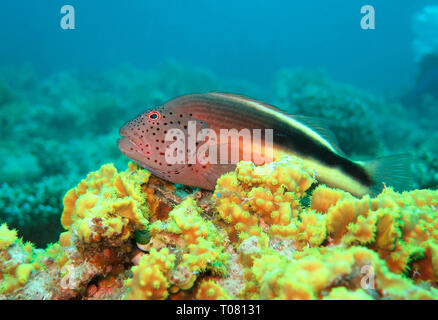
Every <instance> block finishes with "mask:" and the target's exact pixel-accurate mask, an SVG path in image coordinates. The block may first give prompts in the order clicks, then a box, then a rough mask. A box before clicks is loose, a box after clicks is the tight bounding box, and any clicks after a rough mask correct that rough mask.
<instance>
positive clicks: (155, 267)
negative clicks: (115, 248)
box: [125, 248, 176, 300]
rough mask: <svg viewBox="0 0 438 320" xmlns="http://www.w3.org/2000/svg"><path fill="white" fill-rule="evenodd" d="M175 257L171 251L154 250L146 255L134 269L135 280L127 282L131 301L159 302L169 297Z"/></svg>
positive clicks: (127, 296) (128, 297)
mask: <svg viewBox="0 0 438 320" xmlns="http://www.w3.org/2000/svg"><path fill="white" fill-rule="evenodd" d="M175 259H176V258H175V255H174V254H171V253H169V249H167V248H164V249H161V250H160V251H157V250H155V249H152V250H151V252H150V254H149V255H144V256H143V257H142V258H141V260H140V263H139V265H138V266H135V267H133V268H132V272H133V274H134V275H133V278H132V279H129V280H127V281H126V283H125V284H126V286H127V287H128V292H127V294H126V297H125V298H126V299H129V300H145V299H146V300H158V299H165V298H167V296H168V295H169V292H168V290H167V289H168V287H169V285H170V283H169V280H168V278H169V275H170V271H171V270H172V268H173V267H174V263H175Z"/></svg>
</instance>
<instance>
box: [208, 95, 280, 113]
mask: <svg viewBox="0 0 438 320" xmlns="http://www.w3.org/2000/svg"><path fill="white" fill-rule="evenodd" d="M210 93H212V94H216V95H222V96H227V97H231V98H238V99H241V100H245V101H250V102H255V103H258V104H259V105H262V106H264V107H266V108H268V109H272V110H275V111H278V112H283V111H281V110H280V109H278V108H277V107H274V106H271V105H270V104H267V103H264V102H260V101H259V100H256V99H253V98H250V97H246V96H242V95H240V94H235V93H224V92H210Z"/></svg>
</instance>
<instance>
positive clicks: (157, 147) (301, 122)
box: [117, 92, 410, 197]
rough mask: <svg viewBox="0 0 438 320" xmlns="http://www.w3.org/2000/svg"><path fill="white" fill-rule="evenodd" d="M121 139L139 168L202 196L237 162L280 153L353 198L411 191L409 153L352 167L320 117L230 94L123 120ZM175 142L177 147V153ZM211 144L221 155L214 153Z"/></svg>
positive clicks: (176, 102)
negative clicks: (231, 135) (247, 137)
mask: <svg viewBox="0 0 438 320" xmlns="http://www.w3.org/2000/svg"><path fill="white" fill-rule="evenodd" d="M203 130H204V131H203ZM205 130H207V132H213V133H215V134H216V137H219V138H215V137H214V135H213V136H212V135H209V136H208V138H207V137H205V135H204V136H203V135H202V134H201V138H202V137H204V138H205V139H204V140H202V139H201V141H200V140H198V139H195V138H196V137H198V138H199V135H200V133H202V132H205ZM221 130H229V131H232V130H235V131H238V132H242V130H247V131H249V132H258V133H260V132H261V138H260V139H254V140H253V141H252V142H250V143H252V146H249V147H248V145H245V144H244V143H243V139H240V138H239V139H238V140H232V139H228V137H226V136H225V137H226V139H222V136H221V132H222V131H221ZM251 130H252V131H251ZM257 130H258V131H257ZM247 131H246V132H247ZM119 134H120V136H121V137H122V138H121V139H119V140H118V142H117V144H118V147H119V149H120V151H121V152H122V153H123V154H124V155H126V156H127V157H128V158H130V159H131V160H133V161H135V162H136V163H138V164H139V165H140V166H142V167H143V168H146V169H147V170H149V171H150V172H151V173H153V174H154V175H156V176H158V177H160V178H162V179H165V180H167V181H170V182H172V183H176V184H182V185H188V186H194V187H199V188H202V189H207V190H214V188H215V185H216V180H217V179H218V178H219V177H220V176H221V175H223V174H225V173H227V172H230V171H233V170H234V169H235V168H236V163H237V162H238V161H240V160H249V161H252V160H254V159H257V160H258V161H259V162H258V163H257V164H258V165H261V164H264V163H270V162H272V161H275V160H276V159H278V158H280V157H281V156H283V155H291V156H295V157H298V158H300V159H301V160H302V161H303V162H304V165H305V166H307V167H309V168H313V170H314V174H315V175H316V176H317V180H318V181H319V182H320V183H324V184H326V185H328V186H331V187H335V188H340V189H343V190H345V191H347V192H350V193H351V194H353V195H355V196H357V197H362V196H364V195H366V194H371V195H375V194H377V193H379V192H380V191H381V190H382V188H383V187H384V186H393V187H394V188H396V189H405V188H407V187H408V186H409V174H408V172H409V170H408V166H409V162H410V156H409V155H407V154H399V155H390V156H386V157H381V158H378V159H375V160H369V161H354V160H352V159H349V158H348V157H347V156H346V155H345V154H344V153H343V152H342V150H341V149H340V148H339V146H338V144H337V142H336V138H335V137H334V135H333V133H332V132H331V131H330V130H329V129H328V127H327V123H325V122H324V121H322V120H321V119H316V118H311V117H305V116H296V115H289V114H286V113H285V112H283V111H281V110H280V109H278V108H276V107H274V106H271V105H269V104H266V103H263V102H259V101H257V100H254V99H252V98H248V97H244V96H239V95H235V94H228V93H217V92H210V93H202V94H190V95H185V96H181V97H177V98H175V99H172V100H170V101H168V102H166V103H165V104H163V105H161V106H157V107H154V108H151V109H148V110H146V111H145V112H143V113H142V114H140V115H139V116H138V117H136V118H135V119H133V120H132V121H129V122H127V123H126V124H125V125H124V126H122V127H121V128H120V130H119ZM169 137H171V138H169ZM263 138H264V139H263ZM267 138H271V140H269V139H267ZM193 139H195V140H194V141H195V142H194V143H193ZM230 140H231V141H230ZM188 141H189V142H188ZM190 141H192V143H190ZM256 142H257V143H259V144H260V142H261V147H260V146H259V147H256V146H255V145H254V144H255V143H256ZM177 143H179V144H180V146H182V147H181V148H179V149H178V148H175V144H177ZM203 146H204V150H205V149H208V151H207V152H206V153H205V154H206V155H207V156H206V157H204V161H193V158H194V157H193V156H194V155H196V152H197V150H198V151H199V149H200V148H202V147H203ZM212 146H216V147H217V148H218V149H220V151H219V152H217V153H214V152H211V151H210V150H212V149H209V148H211V147H212ZM222 148H223V149H222ZM233 148H234V149H237V150H238V152H237V154H238V156H237V159H236V156H235V154H234V161H231V160H230V157H231V155H230V154H231V153H232V152H231V153H230V151H232V149H233ZM169 150H170V151H169ZM166 152H167V153H166ZM169 152H170V153H169ZM177 153H179V154H181V157H180V158H179V161H169V154H171V155H173V156H175V155H176V154H177ZM198 153H199V152H198ZM210 153H211V154H210ZM223 155H225V157H226V156H227V155H228V158H226V159H225V160H228V161H216V160H217V159H219V158H220V159H221V160H223V159H222V158H221V156H223ZM267 155H270V156H267ZM209 157H210V158H209ZM195 158H196V157H195ZM205 158H209V159H210V160H211V159H212V158H214V159H213V161H205ZM260 159H261V160H260ZM224 162H225V163H224ZM253 162H255V161H253Z"/></svg>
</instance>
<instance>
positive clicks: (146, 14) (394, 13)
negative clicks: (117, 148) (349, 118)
mask: <svg viewBox="0 0 438 320" xmlns="http://www.w3.org/2000/svg"><path fill="white" fill-rule="evenodd" d="M436 3H437V1H430V0H429V1H427V0H416V1H411V0H402V1H388V0H379V1H367V0H331V1H327V0H311V1H291V0H285V1H280V0H274V1H266V0H240V1H239V0H222V1H212V0H187V1H177V0H173V1H171V0H164V1H151V0H130V1H116V0H105V1H103V0H93V1H90V0H70V1H67V0H62V1H61V0H44V1H24V0H15V1H7V2H6V1H2V3H1V4H0V64H2V65H4V64H6V65H11V64H12V65H15V64H16V65H20V64H22V63H24V62H29V63H31V64H33V65H34V66H35V67H36V68H37V69H38V70H39V72H41V73H43V74H44V73H51V72H54V71H57V70H63V69H66V68H78V69H80V70H85V71H90V72H94V71H99V70H103V69H106V68H108V67H112V66H114V65H118V64H120V63H130V64H133V65H134V66H136V67H139V68H144V69H149V68H154V67H155V66H157V65H159V64H160V63H162V62H163V61H165V60H167V59H174V60H177V61H179V62H183V63H187V64H190V65H192V66H201V67H206V68H208V69H210V70H211V71H213V72H214V73H215V74H217V75H219V76H222V77H232V78H238V79H244V80H248V81H250V82H253V83H257V84H260V85H268V84H269V81H270V80H271V79H272V77H273V75H274V74H275V72H276V71H277V70H278V69H279V68H283V67H305V68H322V69H324V70H326V71H327V72H328V73H329V75H330V76H331V77H332V78H334V79H336V80H340V81H344V82H348V83H351V84H353V85H358V86H361V87H363V88H371V89H374V90H380V91H382V90H383V91H386V90H395V88H400V87H403V86H406V85H407V84H409V81H410V79H412V76H413V74H414V72H415V66H414V61H413V53H412V49H411V42H412V32H411V21H412V15H413V13H414V12H417V11H420V10H421V9H422V8H423V7H424V5H426V4H436ZM65 4H71V5H73V6H74V8H75V13H76V29H75V30H62V29H61V28H60V19H61V16H62V15H61V13H60V8H61V7H62V6H63V5H65ZM365 4H371V5H373V6H374V8H375V10H376V29H375V30H362V29H361V28H360V20H361V18H362V14H361V13H360V8H361V7H362V6H363V5H365Z"/></svg>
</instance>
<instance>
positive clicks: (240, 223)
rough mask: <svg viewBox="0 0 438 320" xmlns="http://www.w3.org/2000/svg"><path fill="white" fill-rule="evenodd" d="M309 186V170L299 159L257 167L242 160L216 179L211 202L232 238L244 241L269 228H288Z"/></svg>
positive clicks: (311, 180)
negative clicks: (230, 171) (213, 203)
mask: <svg viewBox="0 0 438 320" xmlns="http://www.w3.org/2000/svg"><path fill="white" fill-rule="evenodd" d="M312 183H313V176H312V174H311V170H310V169H308V168H306V167H305V166H304V164H303V162H302V161H301V160H299V159H298V158H294V157H289V156H284V157H281V158H280V159H279V160H277V161H276V162H273V163H270V164H265V165H263V166H260V167H256V166H255V165H254V164H253V163H251V162H245V161H242V162H240V163H239V164H237V168H236V171H235V172H232V173H228V174H226V175H223V176H222V177H221V178H219V179H218V181H217V185H216V189H215V192H214V194H213V197H212V200H213V201H214V202H215V203H216V208H217V211H218V213H219V215H220V217H221V218H222V219H223V220H224V221H225V222H226V223H227V224H228V225H229V226H230V227H231V229H230V230H229V232H230V233H231V238H232V239H236V240H237V239H239V240H240V241H244V240H245V239H247V238H248V237H251V236H252V235H256V234H261V232H262V229H264V230H265V231H268V227H269V226H287V225H289V224H290V223H291V222H292V220H293V218H295V217H297V215H298V211H299V210H300V199H301V198H302V197H303V196H304V195H305V192H306V190H307V189H308V188H309V187H310V186H311V184H312ZM274 229H275V228H274ZM277 229H279V228H277ZM236 234H238V237H236Z"/></svg>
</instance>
